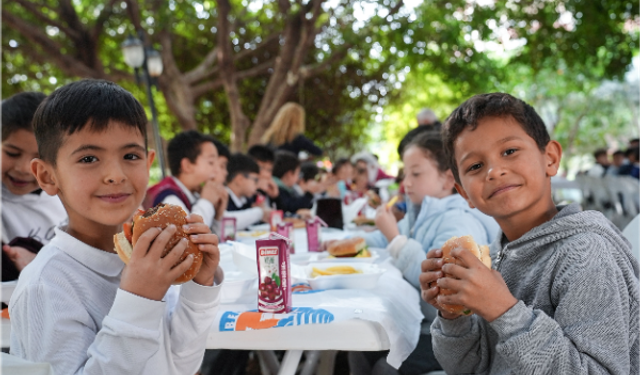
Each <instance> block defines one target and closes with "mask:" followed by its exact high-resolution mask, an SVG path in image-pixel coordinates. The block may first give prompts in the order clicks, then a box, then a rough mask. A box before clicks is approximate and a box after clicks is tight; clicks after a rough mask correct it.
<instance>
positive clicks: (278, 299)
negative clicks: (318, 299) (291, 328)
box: [256, 233, 291, 313]
mask: <svg viewBox="0 0 640 375" xmlns="http://www.w3.org/2000/svg"><path fill="white" fill-rule="evenodd" d="M290 246H291V240H290V239H288V238H286V237H283V236H281V235H279V234H277V233H271V234H270V235H269V238H268V239H266V240H257V241H256V252H257V253H256V258H257V264H258V281H259V286H258V311H260V312H265V313H288V312H290V311H291V265H290V263H289V247H290Z"/></svg>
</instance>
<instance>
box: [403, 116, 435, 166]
mask: <svg viewBox="0 0 640 375" xmlns="http://www.w3.org/2000/svg"><path fill="white" fill-rule="evenodd" d="M438 124H440V122H438ZM441 127H442V126H441V125H438V127H437V128H436V127H433V126H427V125H421V126H418V127H417V128H413V129H411V130H409V131H408V132H407V134H405V135H404V137H402V140H401V141H400V144H399V145H398V156H399V157H400V159H402V153H403V152H404V149H405V148H406V147H407V145H408V144H409V142H411V140H412V139H413V138H415V137H417V136H418V135H420V134H422V133H429V134H433V135H434V136H435V135H440V129H441Z"/></svg>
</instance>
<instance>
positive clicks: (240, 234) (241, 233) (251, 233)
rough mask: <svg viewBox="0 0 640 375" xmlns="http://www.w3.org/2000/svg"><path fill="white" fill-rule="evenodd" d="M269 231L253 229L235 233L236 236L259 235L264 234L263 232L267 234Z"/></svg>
mask: <svg viewBox="0 0 640 375" xmlns="http://www.w3.org/2000/svg"><path fill="white" fill-rule="evenodd" d="M267 233H269V232H267V231H266V230H254V231H251V232H244V231H243V232H238V233H237V234H236V236H238V237H260V236H264V235H265V234H267Z"/></svg>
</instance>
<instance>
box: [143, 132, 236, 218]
mask: <svg viewBox="0 0 640 375" xmlns="http://www.w3.org/2000/svg"><path fill="white" fill-rule="evenodd" d="M167 158H168V159H169V168H170V169H171V174H172V175H173V176H167V177H165V178H164V179H163V180H162V181H160V182H159V183H157V184H156V185H153V186H152V187H150V188H149V189H148V191H147V197H146V199H145V204H144V206H145V208H148V207H154V206H155V205H157V204H158V203H168V204H175V205H178V206H180V207H182V208H183V209H184V210H185V211H186V212H188V213H189V212H190V213H194V214H198V215H200V216H202V218H203V219H204V223H205V224H206V225H207V226H208V227H212V226H213V221H214V219H215V220H219V219H220V218H221V217H222V215H223V214H224V210H223V211H216V207H215V206H216V205H217V204H219V202H220V201H225V200H226V196H227V192H226V190H225V189H224V186H222V184H220V183H216V181H214V178H216V177H217V178H220V175H221V172H220V167H219V161H218V150H217V148H216V147H215V145H214V138H213V137H211V136H210V135H206V134H202V133H200V132H198V131H196V130H187V131H184V132H181V133H178V134H177V135H176V136H175V137H174V138H173V139H172V140H171V141H169V144H168V145H167ZM224 174H225V175H226V172H225V173H224Z"/></svg>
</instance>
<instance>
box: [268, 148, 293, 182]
mask: <svg viewBox="0 0 640 375" xmlns="http://www.w3.org/2000/svg"><path fill="white" fill-rule="evenodd" d="M299 166H300V160H298V157H297V156H296V154H294V153H293V152H290V151H276V159H275V161H274V162H273V175H274V176H275V177H278V178H282V176H284V175H285V174H286V173H287V172H289V171H295V170H296V169H298V167H299Z"/></svg>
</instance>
